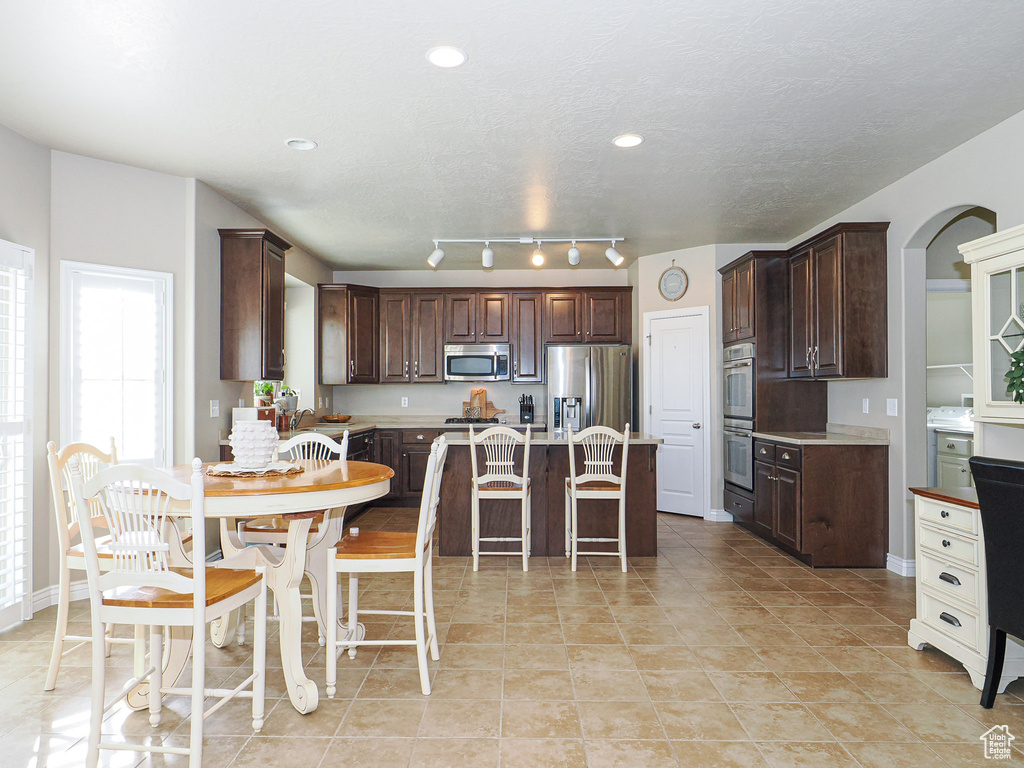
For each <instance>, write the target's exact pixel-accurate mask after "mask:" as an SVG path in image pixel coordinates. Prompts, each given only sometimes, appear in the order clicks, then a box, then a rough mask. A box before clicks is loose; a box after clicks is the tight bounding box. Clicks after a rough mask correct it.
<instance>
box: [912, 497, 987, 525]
mask: <svg viewBox="0 0 1024 768" xmlns="http://www.w3.org/2000/svg"><path fill="white" fill-rule="evenodd" d="M917 516H918V517H919V518H921V520H923V521H927V522H929V523H935V524H936V525H939V526H943V527H947V528H954V529H956V530H957V531H963V532H964V533H973V534H977V533H978V510H976V509H971V508H970V507H959V506H957V505H955V504H944V503H942V502H941V501H935V500H934V499H926V498H924V497H922V496H918V498H917Z"/></svg>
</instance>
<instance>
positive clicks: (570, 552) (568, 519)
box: [565, 424, 629, 573]
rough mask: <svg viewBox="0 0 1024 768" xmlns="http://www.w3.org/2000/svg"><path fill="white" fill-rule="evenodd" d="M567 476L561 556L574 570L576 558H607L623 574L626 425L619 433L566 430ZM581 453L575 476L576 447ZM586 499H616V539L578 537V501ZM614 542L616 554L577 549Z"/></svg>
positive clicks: (600, 429)
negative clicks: (617, 450)
mask: <svg viewBox="0 0 1024 768" xmlns="http://www.w3.org/2000/svg"><path fill="white" fill-rule="evenodd" d="M568 443H569V446H568V447H569V477H567V478H565V556H566V557H570V558H572V570H574V571H575V570H576V558H577V556H578V555H611V556H613V557H614V556H618V558H619V559H620V560H621V561H622V572H623V573H625V572H626V468H627V466H628V464H627V455H628V452H629V424H626V428H625V429H624V430H623V431H622V432H616V431H615V430H614V429H611V428H609V427H588V428H587V429H584V430H581V431H580V432H575V433H574V432H573V431H572V429H571V428H570V429H569V438H568ZM619 445H621V446H622V455H621V458H620V464H619V472H618V474H616V473H615V472H614V468H613V456H614V452H615V448H616V446H619ZM577 446H579V447H580V448H582V450H583V472H582V473H580V474H577V471H576V468H577V464H576V448H577ZM588 499H617V500H618V502H619V519H618V536H617V537H615V538H609V537H603V538H602V537H587V538H584V537H581V536H580V535H579V502H580V501H581V500H588ZM581 541H582V542H586V543H597V542H615V543H616V544H617V545H618V551H617V552H602V551H587V552H581V551H580V550H579V542H581Z"/></svg>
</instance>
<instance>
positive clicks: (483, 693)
mask: <svg viewBox="0 0 1024 768" xmlns="http://www.w3.org/2000/svg"><path fill="white" fill-rule="evenodd" d="M503 677H504V673H503V672H502V670H500V669H440V670H438V671H437V674H436V675H435V676H434V682H433V688H432V689H431V691H430V696H431V698H433V699H500V698H501V688H502V680H503Z"/></svg>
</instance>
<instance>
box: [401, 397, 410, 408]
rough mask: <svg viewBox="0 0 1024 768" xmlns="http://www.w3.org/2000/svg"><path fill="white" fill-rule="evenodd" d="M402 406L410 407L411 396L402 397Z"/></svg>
mask: <svg viewBox="0 0 1024 768" xmlns="http://www.w3.org/2000/svg"><path fill="white" fill-rule="evenodd" d="M402 407H403V408H408V407H409V398H408V397H403V398H402Z"/></svg>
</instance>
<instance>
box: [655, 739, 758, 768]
mask: <svg viewBox="0 0 1024 768" xmlns="http://www.w3.org/2000/svg"><path fill="white" fill-rule="evenodd" d="M672 750H673V751H674V752H675V753H676V757H677V758H678V759H679V765H681V766H686V768H689V767H690V766H694V768H697V766H699V767H700V768H765V767H766V766H767V765H768V763H766V762H765V761H764V757H762V756H761V752H760V750H758V748H757V746H756V745H754V744H753V743H751V742H748V741H673V742H672Z"/></svg>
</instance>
